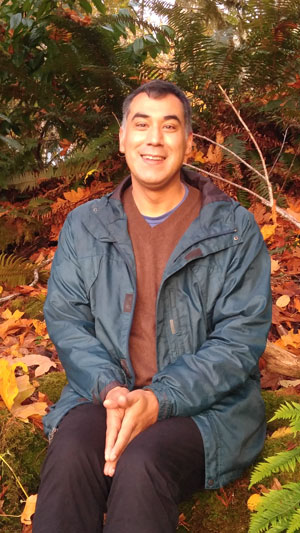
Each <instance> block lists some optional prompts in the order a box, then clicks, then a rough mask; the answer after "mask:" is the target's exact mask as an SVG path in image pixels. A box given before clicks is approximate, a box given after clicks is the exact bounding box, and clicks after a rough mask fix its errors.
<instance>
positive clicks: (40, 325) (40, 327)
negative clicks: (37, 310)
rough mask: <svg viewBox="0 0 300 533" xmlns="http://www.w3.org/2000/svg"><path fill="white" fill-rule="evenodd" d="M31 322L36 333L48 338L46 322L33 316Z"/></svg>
mask: <svg viewBox="0 0 300 533" xmlns="http://www.w3.org/2000/svg"><path fill="white" fill-rule="evenodd" d="M32 324H33V327H34V329H35V332H36V334H37V335H39V336H41V337H46V338H48V339H49V335H48V333H47V326H46V322H42V321H41V320H37V319H35V318H34V319H32Z"/></svg>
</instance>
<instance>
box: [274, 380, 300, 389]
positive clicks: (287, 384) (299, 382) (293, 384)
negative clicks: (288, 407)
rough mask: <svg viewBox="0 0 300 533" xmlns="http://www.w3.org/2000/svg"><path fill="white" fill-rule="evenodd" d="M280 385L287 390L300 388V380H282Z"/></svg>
mask: <svg viewBox="0 0 300 533" xmlns="http://www.w3.org/2000/svg"><path fill="white" fill-rule="evenodd" d="M279 385H280V386H281V387H284V388H285V389H286V388H288V387H298V385H300V379H281V380H280V381H279Z"/></svg>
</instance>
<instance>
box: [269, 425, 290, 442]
mask: <svg viewBox="0 0 300 533" xmlns="http://www.w3.org/2000/svg"><path fill="white" fill-rule="evenodd" d="M291 433H292V430H291V428H289V427H282V428H279V429H276V431H274V432H273V433H272V435H270V439H281V437H285V436H286V435H290V434H291Z"/></svg>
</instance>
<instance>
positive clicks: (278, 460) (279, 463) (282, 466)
mask: <svg viewBox="0 0 300 533" xmlns="http://www.w3.org/2000/svg"><path fill="white" fill-rule="evenodd" d="M297 462H298V463H300V446H297V448H294V449H293V450H285V451H283V452H279V453H277V454H276V455H272V457H268V458H267V459H266V460H265V462H263V463H259V464H258V465H257V466H256V467H255V469H254V471H253V473H252V476H251V480H250V485H249V486H250V487H252V485H254V484H255V483H258V482H259V481H261V480H262V479H264V478H265V477H267V476H270V475H271V474H273V473H274V474H275V473H278V472H294V471H295V468H296V466H297ZM299 490H300V487H299Z"/></svg>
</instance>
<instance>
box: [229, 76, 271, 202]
mask: <svg viewBox="0 0 300 533" xmlns="http://www.w3.org/2000/svg"><path fill="white" fill-rule="evenodd" d="M218 87H219V89H220V91H221V92H222V94H223V96H224V97H225V100H226V102H227V103H228V104H229V105H230V107H231V108H232V109H233V111H234V113H235V114H236V116H237V117H238V119H239V121H240V123H241V124H242V125H243V126H244V128H245V130H246V132H247V133H248V135H249V137H250V139H251V140H252V142H253V144H254V146H255V148H256V150H257V152H258V154H259V157H260V160H261V163H262V166H263V169H264V176H263V179H264V180H265V182H266V184H267V187H268V192H269V200H270V207H271V208H273V206H274V197H273V189H272V185H271V182H270V178H269V174H268V170H267V166H266V162H265V159H264V156H263V154H262V151H261V149H260V147H259V145H258V143H257V141H256V139H255V137H254V135H253V133H252V132H251V131H250V130H249V128H248V126H247V124H246V122H245V121H244V120H243V119H242V117H241V114H240V112H239V111H238V110H237V109H236V107H235V106H234V105H233V103H232V101H231V100H230V98H229V96H228V95H227V93H226V91H224V89H223V87H222V86H221V85H218Z"/></svg>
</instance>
